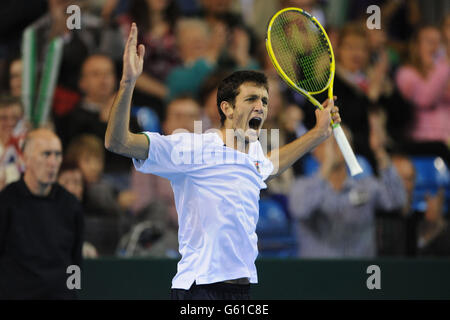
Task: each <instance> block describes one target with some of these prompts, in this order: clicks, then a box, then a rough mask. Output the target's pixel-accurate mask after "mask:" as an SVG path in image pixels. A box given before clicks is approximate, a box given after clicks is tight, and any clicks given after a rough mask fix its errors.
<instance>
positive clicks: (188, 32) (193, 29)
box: [166, 18, 225, 101]
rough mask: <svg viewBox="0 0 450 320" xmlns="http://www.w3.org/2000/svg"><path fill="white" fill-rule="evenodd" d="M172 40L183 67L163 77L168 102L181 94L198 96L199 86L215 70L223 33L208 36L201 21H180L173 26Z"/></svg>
mask: <svg viewBox="0 0 450 320" xmlns="http://www.w3.org/2000/svg"><path fill="white" fill-rule="evenodd" d="M176 39H177V48H178V50H179V53H180V57H181V60H182V61H183V65H182V66H179V67H176V68H174V69H172V72H170V73H169V75H168V76H167V79H166V85H167V88H168V95H167V96H166V98H167V99H168V100H169V101H170V100H172V99H174V98H176V97H177V96H179V95H184V94H190V95H192V96H194V97H197V96H198V93H199V90H200V86H201V84H202V82H203V81H204V80H205V79H206V77H207V76H208V75H209V74H211V73H212V72H213V71H214V70H215V69H216V65H217V58H218V56H219V54H220V50H221V48H222V43H223V41H225V32H221V33H220V34H215V35H214V36H212V34H211V30H210V29H209V27H208V24H206V22H205V21H203V20H200V19H194V18H184V19H182V20H179V21H178V23H177V27H176Z"/></svg>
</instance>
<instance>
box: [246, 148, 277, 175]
mask: <svg viewBox="0 0 450 320" xmlns="http://www.w3.org/2000/svg"><path fill="white" fill-rule="evenodd" d="M249 156H250V157H251V158H252V159H253V160H255V161H257V162H258V163H259V172H260V173H261V175H262V179H263V180H264V181H265V180H266V179H267V178H269V176H270V175H271V174H272V172H273V164H272V161H270V159H269V158H267V157H266V156H265V155H264V151H263V149H262V147H261V143H260V142H259V141H255V142H252V143H251V144H250V146H249Z"/></svg>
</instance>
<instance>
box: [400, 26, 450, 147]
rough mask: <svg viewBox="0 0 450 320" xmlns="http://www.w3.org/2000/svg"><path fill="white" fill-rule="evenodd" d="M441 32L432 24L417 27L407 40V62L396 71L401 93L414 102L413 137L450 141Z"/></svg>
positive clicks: (449, 80)
mask: <svg viewBox="0 0 450 320" xmlns="http://www.w3.org/2000/svg"><path fill="white" fill-rule="evenodd" d="M441 49H442V42H441V34H440V31H439V29H437V28H436V27H433V26H425V27H422V28H420V29H419V30H418V31H417V33H416V36H415V37H413V39H412V42H411V43H410V48H409V50H410V52H409V53H410V57H409V62H408V64H406V65H404V66H402V67H401V68H400V69H399V70H398V73H397V76H396V82H397V86H398V88H399V90H400V92H401V93H402V95H403V96H404V97H405V98H406V99H407V100H409V101H411V102H412V103H413V105H414V106H415V125H414V127H413V128H412V130H411V137H412V138H413V139H414V140H415V141H441V142H443V143H445V144H447V145H449V143H450V63H449V55H448V53H447V52H446V51H445V50H441Z"/></svg>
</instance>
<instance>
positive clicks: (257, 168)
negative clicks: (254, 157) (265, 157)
mask: <svg viewBox="0 0 450 320" xmlns="http://www.w3.org/2000/svg"><path fill="white" fill-rule="evenodd" d="M255 167H256V170H258V172H259V173H261V170H259V161H255Z"/></svg>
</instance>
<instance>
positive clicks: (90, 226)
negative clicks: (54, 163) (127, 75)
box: [65, 134, 136, 256]
mask: <svg viewBox="0 0 450 320" xmlns="http://www.w3.org/2000/svg"><path fill="white" fill-rule="evenodd" d="M65 160H66V161H68V162H74V163H76V164H77V165H78V167H79V168H80V170H81V173H82V175H83V180H84V183H85V186H84V193H83V201H82V204H83V208H84V211H85V213H86V236H85V238H86V241H89V242H90V243H91V244H92V245H93V246H94V247H95V248H96V249H97V251H98V255H101V256H103V255H113V254H114V253H115V251H116V248H117V245H118V243H119V239H120V236H121V235H122V234H123V233H125V232H126V231H127V229H128V228H129V225H130V223H131V221H130V217H129V216H128V214H127V213H128V210H130V209H131V207H132V205H133V204H134V202H135V200H136V196H135V194H134V192H132V191H128V190H123V191H120V190H118V189H117V188H116V187H115V185H114V184H112V183H111V182H110V181H109V180H107V179H105V177H104V174H103V168H104V161H105V149H104V145H103V142H102V141H101V140H100V139H99V138H98V137H96V136H94V135H88V134H85V135H80V136H78V137H77V138H76V139H74V140H73V141H72V142H71V143H70V144H69V146H68V147H67V150H66V154H65Z"/></svg>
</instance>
